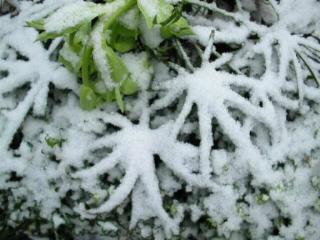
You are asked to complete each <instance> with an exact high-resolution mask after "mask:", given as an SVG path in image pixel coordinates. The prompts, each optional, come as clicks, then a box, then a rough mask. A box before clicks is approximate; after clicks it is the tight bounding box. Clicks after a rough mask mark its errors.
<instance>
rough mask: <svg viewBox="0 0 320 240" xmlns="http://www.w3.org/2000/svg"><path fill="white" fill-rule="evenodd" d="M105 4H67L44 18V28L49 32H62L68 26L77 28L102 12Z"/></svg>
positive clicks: (66, 29)
mask: <svg viewBox="0 0 320 240" xmlns="http://www.w3.org/2000/svg"><path fill="white" fill-rule="evenodd" d="M104 12H105V6H104V5H101V4H95V3H92V2H76V3H71V4H67V5H65V6H64V7H62V8H60V9H58V10H57V11H56V12H55V13H53V14H52V15H50V16H49V17H48V18H46V19H45V24H44V26H45V30H46V31H47V32H50V33H53V32H54V33H60V34H62V33H64V32H66V31H68V29H70V28H78V26H81V25H83V24H86V23H88V22H91V21H92V20H93V19H94V18H96V17H98V16H100V15H102V14H104Z"/></svg>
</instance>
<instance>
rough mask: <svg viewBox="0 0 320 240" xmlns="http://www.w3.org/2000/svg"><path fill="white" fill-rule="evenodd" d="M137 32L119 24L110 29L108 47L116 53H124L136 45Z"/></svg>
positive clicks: (116, 23)
mask: <svg viewBox="0 0 320 240" xmlns="http://www.w3.org/2000/svg"><path fill="white" fill-rule="evenodd" d="M137 38H138V30H137V29H128V28H126V27H125V26H123V25H122V24H120V23H119V22H115V23H114V24H113V25H112V27H111V34H110V42H109V45H110V46H111V47H112V48H113V49H115V50H117V51H118V52H121V53H125V52H128V51H130V50H132V49H133V48H135V47H136V45H137Z"/></svg>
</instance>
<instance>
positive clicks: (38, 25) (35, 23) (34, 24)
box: [26, 19, 45, 30]
mask: <svg viewBox="0 0 320 240" xmlns="http://www.w3.org/2000/svg"><path fill="white" fill-rule="evenodd" d="M26 26H27V27H31V28H34V29H36V30H45V28H44V19H39V20H32V21H28V22H26Z"/></svg>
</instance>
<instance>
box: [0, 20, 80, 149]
mask: <svg viewBox="0 0 320 240" xmlns="http://www.w3.org/2000/svg"><path fill="white" fill-rule="evenodd" d="M4 31H5V29H4ZM36 36H37V33H36V31H34V30H33V29H28V28H25V27H21V26H20V27H18V28H17V29H15V30H12V31H8V32H7V33H5V34H4V36H3V38H2V39H1V45H0V100H1V103H0V115H4V119H5V120H3V121H5V124H6V127H5V129H3V132H2V133H1V136H0V148H2V149H3V150H6V149H7V148H8V146H9V144H10V142H11V141H12V139H13V136H14V134H15V132H16V131H17V130H18V128H19V127H20V125H21V123H22V122H23V120H24V119H25V117H26V115H27V114H28V112H29V111H30V109H32V110H33V113H34V114H35V115H43V114H44V113H45V110H46V106H47V95H48V91H49V84H50V83H52V84H54V85H55V87H57V88H60V89H72V90H74V91H76V90H77V83H76V81H75V77H74V76H73V75H71V74H70V73H69V72H68V71H67V70H65V69H64V68H63V67H62V66H60V65H59V64H58V63H55V62H53V61H51V60H50V56H51V54H52V52H53V51H54V49H55V48H56V47H57V45H58V44H59V41H55V42H53V43H52V44H51V45H50V48H49V50H46V49H45V48H44V47H43V45H42V44H41V43H40V42H35V40H36ZM19 88H21V89H22V92H24V93H25V96H24V97H23V99H20V98H18V97H16V96H15V95H14V94H13V95H10V94H11V93H14V92H15V91H16V90H17V89H19ZM21 95H22V96H23V93H22V94H21Z"/></svg>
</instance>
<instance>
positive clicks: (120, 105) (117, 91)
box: [114, 87, 124, 113]
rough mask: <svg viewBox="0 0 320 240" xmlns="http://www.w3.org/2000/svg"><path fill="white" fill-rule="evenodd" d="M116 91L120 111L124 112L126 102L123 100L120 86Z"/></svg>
mask: <svg viewBox="0 0 320 240" xmlns="http://www.w3.org/2000/svg"><path fill="white" fill-rule="evenodd" d="M114 91H115V95H116V101H117V104H118V107H119V109H120V111H121V112H122V113H123V112H124V102H123V99H122V95H121V93H120V89H119V87H117V88H115V90H114Z"/></svg>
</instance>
